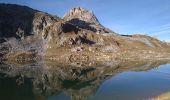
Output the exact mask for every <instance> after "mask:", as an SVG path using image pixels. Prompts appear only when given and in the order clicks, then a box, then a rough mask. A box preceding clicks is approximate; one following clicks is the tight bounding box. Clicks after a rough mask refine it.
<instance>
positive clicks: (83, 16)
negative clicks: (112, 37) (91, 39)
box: [64, 7, 113, 33]
mask: <svg viewBox="0 0 170 100" xmlns="http://www.w3.org/2000/svg"><path fill="white" fill-rule="evenodd" d="M64 20H66V21H67V22H69V23H71V24H73V25H76V26H79V27H81V28H85V29H88V30H91V31H94V32H100V33H113V32H112V31H111V30H109V29H108V28H105V27H104V26H102V25H101V24H100V22H99V21H98V19H97V17H96V16H95V15H94V13H93V12H92V11H88V10H86V9H84V8H82V7H75V8H73V9H71V10H70V11H69V12H68V13H66V14H65V15H64Z"/></svg>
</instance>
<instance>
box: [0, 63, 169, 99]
mask: <svg viewBox="0 0 170 100" xmlns="http://www.w3.org/2000/svg"><path fill="white" fill-rule="evenodd" d="M94 70H95V69H88V70H85V71H84V70H83V72H86V75H84V76H83V77H82V76H81V75H82V72H79V73H80V74H76V75H79V76H78V77H80V80H83V81H80V80H78V79H72V77H71V78H66V77H65V78H60V77H64V76H62V75H65V74H62V75H59V76H57V75H58V72H57V73H55V74H54V76H52V74H51V73H50V75H49V76H48V75H47V76H43V77H45V78H43V79H41V78H37V79H36V77H42V75H39V74H38V75H37V74H36V75H37V76H36V75H32V74H30V73H27V71H25V72H24V73H22V72H21V73H22V74H17V75H15V73H13V74H11V75H7V74H6V73H1V75H0V100H147V99H148V98H151V97H155V96H158V95H160V94H162V93H165V92H170V64H165V65H160V66H159V67H156V68H153V69H150V70H147V71H128V70H127V71H122V72H116V73H115V72H114V73H115V74H113V75H111V76H110V77H109V78H108V77H107V78H105V77H104V78H103V77H100V78H94V79H90V80H88V79H89V78H88V77H93V73H92V74H90V75H91V76H89V75H88V73H90V72H93V71H94ZM73 71H74V70H73ZM60 72H62V73H63V71H60ZM32 73H40V72H39V71H38V70H36V71H35V72H32ZM77 73H78V72H77ZM24 75H25V76H24ZM26 76H27V77H26ZM55 76H56V77H55ZM73 76H74V75H73ZM106 76H107V75H106ZM108 76H109V75H108ZM49 77H50V78H49ZM81 77H82V78H81Z"/></svg>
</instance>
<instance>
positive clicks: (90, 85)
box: [0, 60, 169, 100]
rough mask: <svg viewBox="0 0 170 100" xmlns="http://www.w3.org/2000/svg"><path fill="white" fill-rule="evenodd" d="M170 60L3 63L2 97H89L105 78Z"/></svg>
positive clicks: (5, 99)
mask: <svg viewBox="0 0 170 100" xmlns="http://www.w3.org/2000/svg"><path fill="white" fill-rule="evenodd" d="M166 63H169V61H166V60H158V61H114V62H105V63H101V62H88V63H87V62H86V63H82V62H77V63H66V62H65V63H64V62H52V61H42V62H39V63H31V64H29V63H24V64H23V63H22V64H17V63H1V65H0V73H1V74H0V98H2V99H3V100H11V99H13V100H46V99H50V98H52V97H53V96H55V97H56V98H58V97H59V96H60V95H65V96H67V97H68V98H69V99H72V100H86V99H87V98H90V97H92V96H93V95H95V93H96V91H97V90H98V88H99V86H100V85H101V84H102V83H103V82H104V81H105V80H107V79H109V78H111V77H114V76H116V75H117V74H119V73H122V72H127V71H135V72H139V71H148V70H151V69H154V68H157V67H158V66H160V65H162V64H166ZM57 96H58V97H57Z"/></svg>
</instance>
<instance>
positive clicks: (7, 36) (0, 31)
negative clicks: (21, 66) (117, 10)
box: [0, 4, 170, 62]
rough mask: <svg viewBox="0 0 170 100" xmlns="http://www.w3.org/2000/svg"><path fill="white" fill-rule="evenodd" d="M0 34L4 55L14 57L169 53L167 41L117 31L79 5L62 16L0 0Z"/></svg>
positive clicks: (92, 57) (79, 58) (110, 58)
mask: <svg viewBox="0 0 170 100" xmlns="http://www.w3.org/2000/svg"><path fill="white" fill-rule="evenodd" d="M75 19H76V21H75ZM82 21H83V23H82ZM87 23H89V24H87ZM0 36H1V38H0V55H1V58H3V59H4V58H5V59H8V60H15V61H19V60H23V59H24V61H27V60H37V59H39V58H43V59H47V60H59V61H61V60H62V61H69V62H81V61H113V60H116V59H153V58H154V59H156V58H169V56H170V45H169V44H168V43H165V42H162V41H159V40H158V39H155V38H152V37H149V36H145V35H128V36H127V35H118V34H116V35H115V33H113V32H111V31H107V29H106V28H105V27H104V26H102V25H101V24H100V23H99V21H98V20H97V18H96V17H95V15H94V14H93V13H91V12H89V11H87V10H85V9H83V8H80V7H78V8H74V9H73V10H71V11H70V12H69V13H67V14H66V15H65V17H64V19H61V18H59V17H57V16H52V15H50V14H48V13H44V12H41V11H38V10H34V9H31V8H29V7H26V6H19V5H13V4H0ZM33 58H34V59H33Z"/></svg>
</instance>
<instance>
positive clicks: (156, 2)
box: [0, 0, 170, 42]
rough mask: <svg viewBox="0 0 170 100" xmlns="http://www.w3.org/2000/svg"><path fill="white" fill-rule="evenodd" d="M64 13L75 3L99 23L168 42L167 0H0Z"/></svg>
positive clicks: (169, 12) (169, 11) (169, 16)
mask: <svg viewBox="0 0 170 100" xmlns="http://www.w3.org/2000/svg"><path fill="white" fill-rule="evenodd" d="M0 3H13V4H21V5H26V6H29V7H32V8H34V9H38V10H41V11H45V12H48V13H50V14H52V15H57V16H59V17H63V16H64V13H66V12H67V11H69V10H70V9H71V8H73V7H76V6H81V7H84V8H86V9H88V10H92V11H93V12H94V13H95V15H96V16H97V18H98V19H99V21H100V23H101V24H102V25H104V26H106V27H108V28H110V29H112V30H113V31H115V32H117V33H121V34H136V33H138V34H148V35H150V36H154V37H157V38H159V39H161V40H166V41H169V42H170V0H0Z"/></svg>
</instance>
